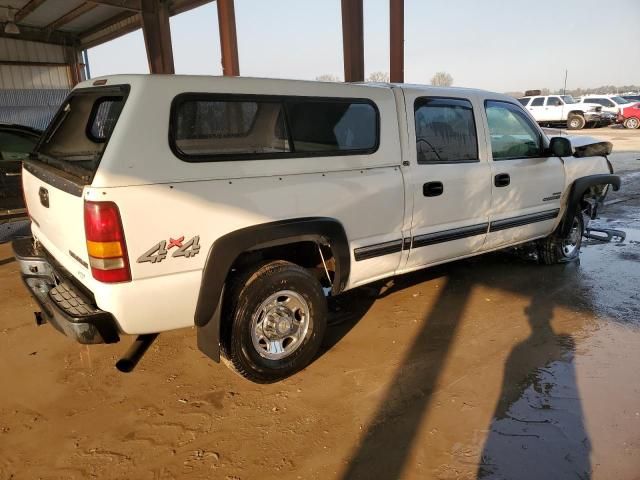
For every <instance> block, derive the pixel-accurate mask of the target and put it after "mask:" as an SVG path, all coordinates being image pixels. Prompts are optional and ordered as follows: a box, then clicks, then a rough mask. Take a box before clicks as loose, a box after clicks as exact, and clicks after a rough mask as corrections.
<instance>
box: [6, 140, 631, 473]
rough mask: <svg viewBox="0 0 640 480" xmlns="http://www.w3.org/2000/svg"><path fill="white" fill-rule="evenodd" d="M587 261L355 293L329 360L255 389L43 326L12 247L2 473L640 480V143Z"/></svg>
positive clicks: (188, 351)
mask: <svg viewBox="0 0 640 480" xmlns="http://www.w3.org/2000/svg"><path fill="white" fill-rule="evenodd" d="M587 133H589V134H592V135H598V136H601V137H607V136H609V137H610V138H614V142H615V141H618V140H617V139H619V138H621V137H622V140H619V143H620V148H619V150H621V153H619V154H617V155H616V156H614V164H615V165H616V168H618V169H619V170H620V171H621V173H622V175H623V177H624V182H625V183H624V189H623V191H621V192H619V193H617V194H615V195H612V196H611V197H610V199H609V201H610V202H611V203H610V204H609V205H608V206H607V208H606V209H605V210H604V211H603V212H602V218H601V219H599V220H598V223H599V224H601V225H611V226H614V227H615V228H620V229H623V230H625V231H626V232H627V234H628V235H627V239H626V241H625V242H624V243H609V244H599V243H597V242H588V243H587V244H586V245H585V246H584V247H583V251H582V259H581V261H580V263H574V264H570V265H564V266H555V267H544V266H539V265H537V264H536V263H535V262H534V261H532V260H528V259H526V258H522V257H519V256H516V255H513V254H511V253H508V252H501V253H496V254H491V255H487V256H483V257H479V258H475V259H471V260H467V261H460V262H456V263H453V264H449V265H445V266H441V267H438V268H433V269H430V270H426V271H423V272H419V273H415V274H411V275H406V276H403V277H398V278H395V279H392V280H390V281H388V282H382V283H380V284H376V285H374V286H373V287H367V288H362V289H358V290H356V291H354V292H352V293H351V294H349V295H348V296H345V297H343V298H342V299H341V300H340V302H339V306H340V307H341V308H342V310H341V311H340V312H339V313H338V314H336V315H335V316H334V318H333V320H334V321H335V322H336V325H334V326H333V327H332V328H331V329H330V330H329V335H328V338H327V339H326V342H325V350H324V352H323V353H322V355H320V356H319V358H317V359H316V360H315V361H314V362H313V364H312V365H310V366H309V367H308V368H307V369H306V370H304V371H303V372H301V373H299V374H298V375H295V376H294V377H292V378H290V379H288V380H286V381H284V382H281V383H278V384H275V385H268V386H260V385H254V384H251V383H248V382H247V381H245V380H243V379H241V378H240V377H238V376H236V375H235V374H233V373H231V372H230V371H229V370H227V369H226V368H225V367H223V366H221V365H217V364H214V363H212V362H210V361H208V360H207V359H205V358H204V357H203V355H202V354H200V352H199V351H198V350H197V348H196V346H195V332H194V331H193V330H190V329H187V330H182V331H177V332H172V333H167V334H163V335H161V336H160V337H159V340H158V341H157V342H156V343H155V344H154V345H153V346H152V348H151V349H150V351H149V353H148V354H147V356H146V357H145V358H144V359H143V360H142V362H141V364H140V366H139V368H138V369H137V370H136V371H135V373H132V374H122V373H119V372H117V371H116V370H115V369H114V363H115V361H116V360H117V358H118V356H119V355H120V354H121V353H122V352H124V350H126V348H127V346H128V342H129V341H130V340H129V339H126V340H125V342H124V343H120V344H116V345H111V346H94V347H91V348H87V347H83V346H80V345H78V344H75V343H73V342H71V341H70V340H68V339H66V338H65V337H63V336H62V335H60V334H58V333H57V332H56V331H54V330H53V329H52V328H51V327H50V326H43V327H39V328H37V327H36V326H35V325H34V322H33V314H32V312H33V310H35V309H36V306H35V303H34V302H33V301H32V300H31V299H30V298H29V296H28V295H27V293H26V291H25V289H24V288H23V286H22V284H21V282H20V280H19V278H18V267H17V265H16V263H15V261H14V260H13V258H12V255H11V251H10V248H9V246H8V245H0V299H1V300H0V301H1V303H0V389H1V390H0V391H1V395H0V479H3V480H4V479H35V478H44V479H54V478H56V479H57V478H60V479H63V478H64V479H84V478H106V479H111V478H119V479H120V478H135V479H139V480H143V479H165V478H166V479H171V478H209V479H227V480H231V479H234V480H235V479H242V480H246V479H257V478H259V479H272V478H273V479H275V478H278V479H283V478H286V479H289V478H292V479H344V478H349V479H351V478H364V479H395V478H406V479H458V478H460V479H470V478H477V477H481V478H491V479H493V478H496V479H498V478H508V479H520V478H532V479H543V478H548V479H551V478H553V479H564V478H568V479H587V478H593V479H606V480H609V479H616V480H634V479H640V372H639V368H638V365H639V364H640V160H639V159H640V153H639V152H640V131H633V132H629V131H625V130H622V131H620V130H615V129H599V130H595V131H589V132H587Z"/></svg>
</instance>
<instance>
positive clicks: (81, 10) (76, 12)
mask: <svg viewBox="0 0 640 480" xmlns="http://www.w3.org/2000/svg"><path fill="white" fill-rule="evenodd" d="M97 6H98V5H96V4H95V3H83V4H82V5H80V6H79V7H76V8H74V9H73V10H71V11H70V12H67V13H65V14H64V15H63V16H61V17H60V18H58V19H57V20H54V21H53V22H51V23H50V24H49V25H47V26H46V27H45V29H46V30H56V29H57V28H60V27H62V26H63V25H66V24H67V23H69V22H71V21H72V20H75V19H76V18H78V17H81V16H82V15H84V14H85V13H87V12H90V11H91V10H93V9H94V8H96V7H97Z"/></svg>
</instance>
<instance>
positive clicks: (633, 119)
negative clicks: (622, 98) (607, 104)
mask: <svg viewBox="0 0 640 480" xmlns="http://www.w3.org/2000/svg"><path fill="white" fill-rule="evenodd" d="M618 123H622V124H624V126H625V128H638V127H640V103H634V104H633V105H629V106H628V107H627V108H623V109H621V110H620V111H618Z"/></svg>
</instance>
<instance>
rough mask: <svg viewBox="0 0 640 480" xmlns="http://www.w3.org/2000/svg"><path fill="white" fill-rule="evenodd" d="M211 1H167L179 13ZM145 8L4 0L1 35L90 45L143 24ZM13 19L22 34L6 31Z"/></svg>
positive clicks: (89, 0)
mask: <svg viewBox="0 0 640 480" xmlns="http://www.w3.org/2000/svg"><path fill="white" fill-rule="evenodd" d="M211 1H212V0H166V2H165V3H166V4H167V5H168V8H169V14H170V15H177V14H179V13H182V12H185V11H187V10H190V9H192V8H195V7H199V6H201V5H204V4H206V3H209V2H211ZM145 3H147V4H148V3H149V2H145ZM142 9H143V1H142V0H0V37H8V38H15V39H22V40H32V41H40V42H46V43H55V44H63V45H74V46H78V47H80V48H90V47H94V46H96V45H99V44H101V43H104V42H107V41H109V40H113V39H114V38H117V37H119V36H121V35H124V34H126V33H129V32H132V31H134V30H137V29H138V28H140V27H141V26H142V20H141V12H142ZM11 19H15V20H14V22H15V23H16V25H18V27H19V29H20V33H19V34H18V35H11V34H7V33H5V31H4V25H5V24H4V22H6V21H11Z"/></svg>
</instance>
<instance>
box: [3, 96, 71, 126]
mask: <svg viewBox="0 0 640 480" xmlns="http://www.w3.org/2000/svg"><path fill="white" fill-rule="evenodd" d="M68 93H69V89H67V88H63V89H52V88H48V89H40V90H13V89H12V90H0V123H15V124H18V125H27V126H29V127H33V128H39V129H41V130H44V129H45V128H46V126H47V125H48V124H49V121H50V120H51V118H52V117H53V115H54V114H55V113H56V111H57V110H58V107H59V106H60V105H61V104H62V102H63V101H64V99H65V97H66V96H67V94H68Z"/></svg>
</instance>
